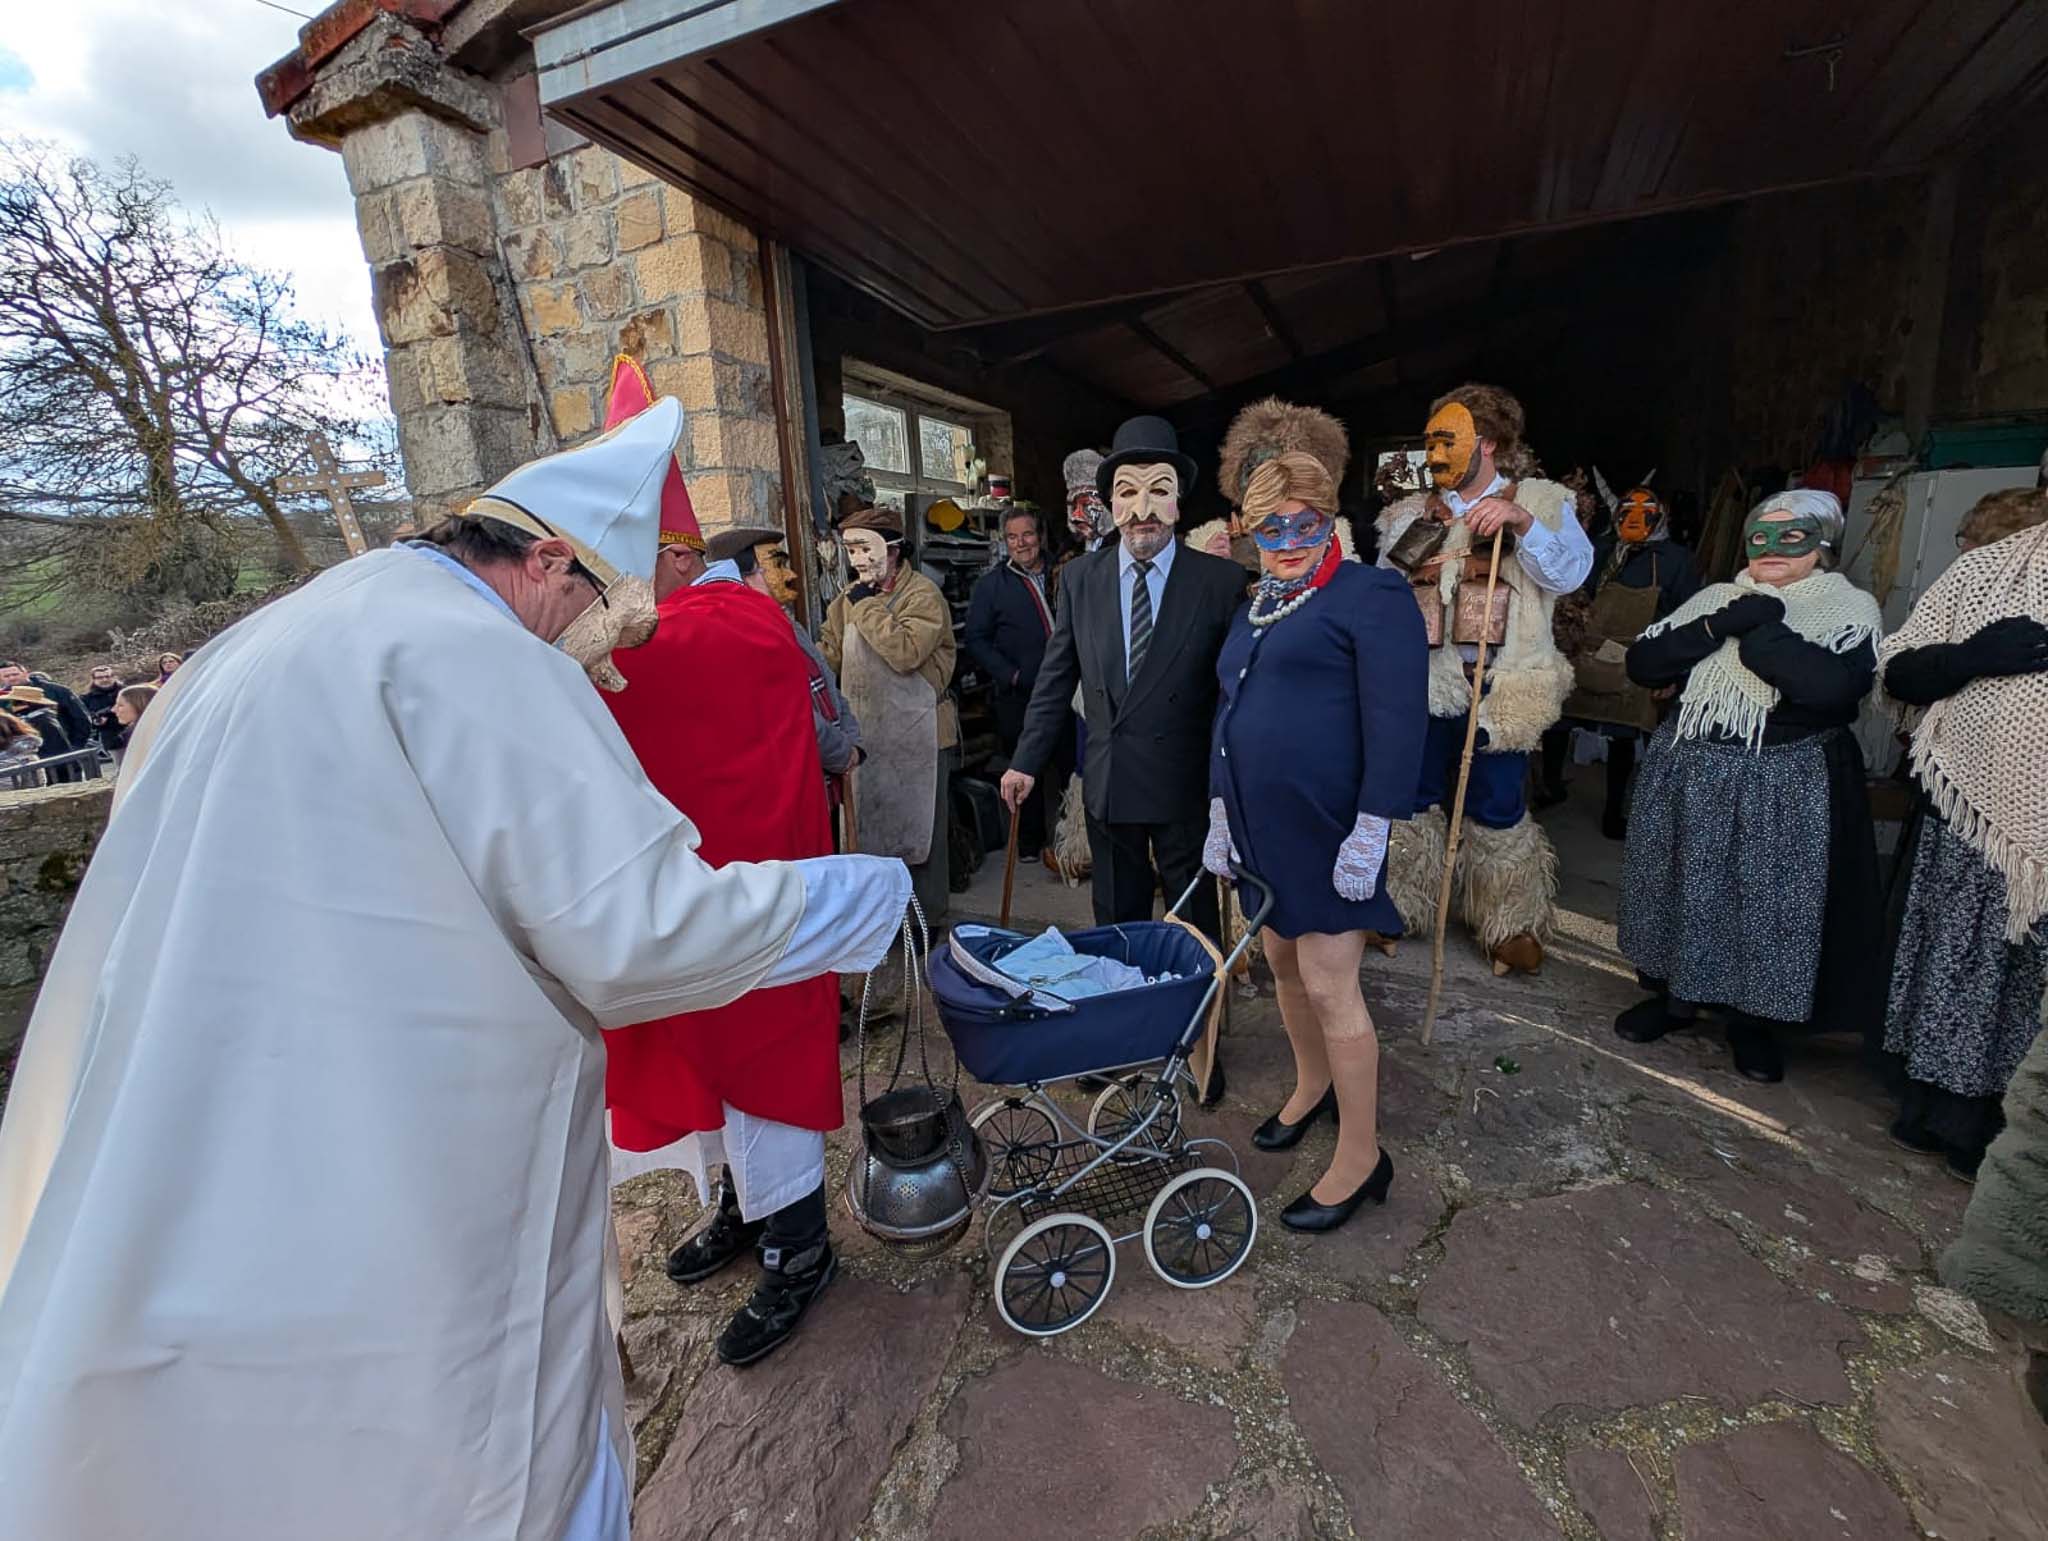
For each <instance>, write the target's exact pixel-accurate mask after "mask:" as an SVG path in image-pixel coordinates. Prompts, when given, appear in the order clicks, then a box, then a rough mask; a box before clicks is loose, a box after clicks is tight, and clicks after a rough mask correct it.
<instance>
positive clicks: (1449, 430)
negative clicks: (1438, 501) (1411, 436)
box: [1422, 401, 1479, 492]
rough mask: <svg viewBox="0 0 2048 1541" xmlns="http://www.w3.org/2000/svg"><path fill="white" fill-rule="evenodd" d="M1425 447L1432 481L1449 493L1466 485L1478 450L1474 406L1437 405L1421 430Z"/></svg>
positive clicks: (1458, 404) (1449, 403) (1456, 404)
mask: <svg viewBox="0 0 2048 1541" xmlns="http://www.w3.org/2000/svg"><path fill="white" fill-rule="evenodd" d="M1422 448H1423V453H1424V454H1425V455H1426V456H1427V458H1428V461H1429V479H1430V480H1431V481H1433V482H1435V483H1436V484H1437V486H1438V487H1440V488H1442V489H1443V490H1444V491H1446V492H1449V491H1451V490H1453V489H1454V488H1458V487H1462V486H1464V485H1465V479H1466V477H1468V476H1470V475H1471V474H1472V457H1473V456H1474V455H1476V454H1477V453H1478V452H1479V430H1478V429H1477V428H1476V427H1475V426H1474V425H1473V422H1472V412H1471V409H1470V408H1469V407H1467V406H1465V405H1464V404H1463V403H1462V402H1456V401H1451V402H1446V403H1445V404H1444V405H1443V406H1442V407H1440V408H1438V409H1437V411H1436V414H1435V415H1434V416H1432V417H1431V418H1430V420H1429V425H1428V426H1427V427H1426V428H1424V429H1423V430H1422Z"/></svg>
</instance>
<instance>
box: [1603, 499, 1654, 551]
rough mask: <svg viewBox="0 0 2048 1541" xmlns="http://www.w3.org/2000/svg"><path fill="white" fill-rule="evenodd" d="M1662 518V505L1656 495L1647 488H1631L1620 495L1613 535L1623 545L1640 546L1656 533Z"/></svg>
mask: <svg viewBox="0 0 2048 1541" xmlns="http://www.w3.org/2000/svg"><path fill="white" fill-rule="evenodd" d="M1663 518H1664V505H1663V504H1662V503H1661V502H1659V501H1658V499H1657V494H1656V493H1654V492H1652V491H1651V490H1650V489H1649V488H1647V487H1631V488H1630V489H1629V490H1628V491H1627V492H1625V493H1623V494H1622V498H1621V506H1620V508H1618V509H1617V510H1616V511H1615V516H1614V533H1615V535H1616V537H1617V538H1619V539H1620V540H1621V541H1622V542H1623V543H1624V544H1626V545H1630V546H1640V545H1641V544H1642V543H1643V542H1644V541H1646V540H1648V539H1649V538H1650V537H1651V536H1652V535H1654V534H1655V533H1656V531H1657V526H1658V525H1659V524H1660V523H1662V522H1663Z"/></svg>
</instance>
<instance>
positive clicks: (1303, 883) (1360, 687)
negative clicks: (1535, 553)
mask: <svg viewBox="0 0 2048 1541" xmlns="http://www.w3.org/2000/svg"><path fill="white" fill-rule="evenodd" d="M1248 615H1249V611H1248V610H1240V611H1238V612H1237V617H1236V619H1234V620H1233V621H1231V623H1230V635H1229V636H1228V637H1227V638H1225V640H1224V643H1223V652H1222V653H1221V655H1220V656H1219V657H1218V658H1217V660H1216V675H1217V678H1218V680H1220V681H1221V683H1222V696H1221V699H1220V700H1219V701H1218V703H1217V707H1216V731H1215V734H1214V737H1213V740H1212V742H1211V745H1210V751H1209V786H1210V793H1211V795H1212V796H1215V797H1220V798H1222V799H1223V805H1224V808H1225V810H1226V811H1227V812H1228V813H1229V815H1230V834H1231V839H1232V840H1233V841H1234V842H1235V844H1236V846H1237V854H1238V857H1239V859H1240V860H1241V861H1243V863H1244V864H1245V866H1247V867H1249V868H1250V869H1251V870H1252V871H1254V872H1256V873H1257V874H1258V875H1259V876H1260V877H1262V878H1264V879H1265V880H1266V881H1267V882H1268V883H1270V884H1271V885H1272V887H1273V891H1274V895H1275V900H1274V907H1273V913H1272V915H1271V916H1270V917H1268V919H1267V921H1266V924H1267V925H1269V926H1271V927H1272V928H1273V930H1274V931H1275V932H1277V933H1278V934H1279V935H1281V936H1283V937H1290V938H1291V937H1297V936H1301V935H1303V934H1304V933H1307V932H1310V931H1321V932H1329V933H1331V934H1341V933H1343V932H1346V931H1378V932H1381V933H1382V934H1384V935H1387V936H1399V935H1400V934H1401V917H1400V914H1399V912H1398V911H1397V910H1395V908H1394V903H1393V901H1392V900H1391V899H1389V898H1388V897H1387V884H1386V873H1385V872H1384V871H1382V872H1381V873H1380V874H1379V883H1378V885H1377V886H1376V887H1375V889H1374V891H1373V897H1372V898H1370V899H1366V900H1363V901H1354V900H1350V899H1345V898H1343V897H1341V896H1340V895H1339V894H1338V892H1337V890H1336V889H1335V888H1334V887H1333V886H1332V885H1331V881H1330V880H1331V876H1332V873H1333V871H1334V869H1335V868H1336V865H1337V848H1338V846H1340V845H1342V844H1343V842H1344V837H1345V836H1346V835H1348V834H1350V833H1351V830H1352V826H1353V825H1354V824H1355V823H1356V822H1357V819H1358V815H1359V814H1361V813H1373V814H1378V815H1379V816H1380V817H1381V818H1384V819H1389V820H1391V819H1405V818H1407V817H1408V815H1409V813H1410V812H1411V811H1412V810H1413V807H1414V802H1415V785H1416V778H1417V777H1418V775H1419V774H1420V772H1421V768H1422V740H1423V735H1424V733H1425V732H1426V731H1427V729H1428V726H1429V687H1428V674H1429V644H1428V641H1427V639H1426V638H1425V637H1424V635H1423V631H1422V613H1421V611H1420V610H1419V609H1417V607H1416V604H1415V600H1414V597H1413V596H1412V595H1411V594H1410V593H1409V592H1408V582H1407V580H1406V579H1405V578H1403V577H1402V576H1401V575H1400V574H1399V573H1395V572H1391V571H1389V570H1387V569H1384V568H1379V567H1364V566H1361V565H1360V564H1358V563H1357V562H1343V563H1340V564H1339V565H1338V568H1337V571H1336V572H1335V574H1333V575H1332V576H1331V578H1330V581H1329V582H1328V583H1327V584H1325V585H1324V586H1323V588H1322V589H1321V591H1319V592H1318V593H1317V594H1316V597H1315V598H1313V599H1311V600H1310V601H1309V602H1308V603H1307V604H1305V605H1303V606H1302V607H1301V608H1300V609H1299V610H1296V611H1294V612H1293V613H1292V614H1291V615H1288V616H1286V617H1284V618H1282V619H1281V620H1278V621H1275V622H1274V623H1273V624H1272V625H1271V626H1267V627H1264V628H1261V629H1259V630H1256V631H1255V630H1253V628H1252V624H1251V621H1250V620H1249V619H1248ZM1241 899H1242V902H1243V904H1244V906H1245V909H1246V912H1247V913H1250V911H1251V909H1252V905H1253V902H1254V900H1253V896H1252V895H1251V894H1250V893H1244V894H1242V895H1241Z"/></svg>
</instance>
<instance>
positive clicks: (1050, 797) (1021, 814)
mask: <svg viewBox="0 0 2048 1541" xmlns="http://www.w3.org/2000/svg"><path fill="white" fill-rule="evenodd" d="M993 705H994V707H995V719H996V742H997V743H998V744H999V745H1001V746H1002V751H1003V759H1004V761H1005V762H1006V763H1007V762H1008V760H1009V758H1010V756H1011V755H1013V754H1015V753H1016V752H1017V740H1018V739H1020V738H1022V737H1023V736H1024V712H1025V709H1026V708H1027V707H1029V706H1030V705H1031V698H1030V697H1029V696H1009V695H1002V696H997V697H996V698H995V701H994V703H993ZM1073 773H1074V720H1073V717H1072V715H1071V714H1069V715H1068V717H1067V721H1066V725H1065V726H1064V727H1062V728H1061V729H1060V736H1059V742H1058V743H1056V744H1054V745H1053V747H1052V754H1051V755H1050V756H1049V757H1048V758H1047V760H1046V762H1045V769H1044V770H1043V771H1041V772H1040V773H1039V776H1038V780H1037V782H1036V784H1034V785H1033V786H1032V788H1031V795H1030V796H1029V797H1027V798H1025V799H1024V804H1023V806H1022V807H1021V808H1019V809H1018V810H1017V849H1018V850H1020V851H1022V852H1023V853H1024V854H1025V855H1027V856H1036V855H1037V854H1038V853H1039V852H1040V851H1041V850H1043V849H1044V848H1045V847H1046V846H1047V845H1048V844H1050V843H1051V842H1050V841H1049V840H1048V839H1047V836H1048V835H1050V834H1051V832H1052V830H1053V828H1054V826H1056V825H1057V824H1058V823H1059V817H1060V800H1061V799H1062V798H1064V797H1065V796H1066V795H1067V778H1068V777H1069V776H1071V775H1073Z"/></svg>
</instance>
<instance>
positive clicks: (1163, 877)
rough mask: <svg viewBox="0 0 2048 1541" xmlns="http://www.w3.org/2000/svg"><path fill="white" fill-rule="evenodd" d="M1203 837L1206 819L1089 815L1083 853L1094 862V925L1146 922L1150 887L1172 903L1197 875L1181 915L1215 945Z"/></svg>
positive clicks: (1218, 919) (1215, 918)
mask: <svg viewBox="0 0 2048 1541" xmlns="http://www.w3.org/2000/svg"><path fill="white" fill-rule="evenodd" d="M1208 836H1209V820H1208V819H1207V817H1206V816H1205V817H1202V818H1194V819H1172V820H1169V821H1167V822H1166V823H1163V824H1111V823H1108V822H1105V821H1104V820H1102V819H1098V818H1096V817H1095V815H1094V814H1092V813H1091V814H1090V815H1088V854H1089V856H1090V857H1091V858H1092V859H1093V861H1094V864H1095V872H1094V877H1093V885H1094V899H1095V924H1097V925H1098V926H1114V925H1119V924H1121V923H1123V922H1125V921H1132V920H1150V919H1151V918H1152V895H1153V891H1154V889H1155V887H1163V888H1164V889H1165V890H1166V902H1167V903H1168V904H1171V903H1173V901H1174V900H1176V899H1178V898H1179V897H1180V896H1181V891H1182V890H1183V889H1185V888H1186V887H1187V886H1188V884H1190V883H1192V882H1194V880H1195V879H1196V878H1197V877H1199V878H1201V880H1202V881H1201V883H1200V884H1199V885H1198V886H1197V887H1196V889H1195V896H1194V898H1192V899H1190V900H1189V901H1188V907H1187V910H1186V911H1185V912H1184V913H1185V914H1186V916H1187V919H1188V920H1189V921H1190V922H1192V923H1193V925H1194V926H1195V927H1196V928H1197V929H1198V930H1200V931H1201V932H1202V933H1203V934H1204V935H1206V936H1207V937H1208V938H1209V940H1210V941H1212V942H1215V943H1216V944H1217V945H1218V946H1219V947H1220V946H1221V945H1222V936H1223V923H1222V915H1221V913H1220V912H1219V910H1218V907H1217V903H1216V880H1215V879H1214V878H1212V877H1210V876H1209V875H1208V874H1207V873H1205V872H1203V871H1202V843H1203V841H1205V840H1206V839H1207V838H1208ZM1155 858H1156V859H1157V862H1158V868H1157V872H1158V879H1157V882H1156V883H1155V880H1154V877H1153V872H1154V868H1153V862H1154V859H1155Z"/></svg>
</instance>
